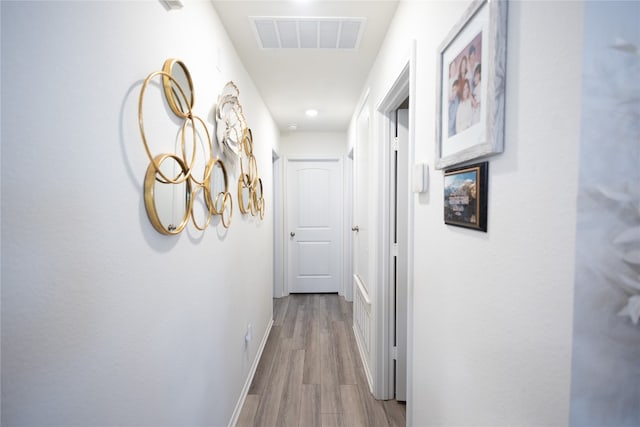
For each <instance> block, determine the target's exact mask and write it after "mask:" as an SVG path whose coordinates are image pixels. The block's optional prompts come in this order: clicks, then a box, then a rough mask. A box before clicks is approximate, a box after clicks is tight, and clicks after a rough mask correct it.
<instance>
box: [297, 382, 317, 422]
mask: <svg viewBox="0 0 640 427" xmlns="http://www.w3.org/2000/svg"><path fill="white" fill-rule="evenodd" d="M320 402H321V385H320V384H303V385H302V398H301V402H300V423H299V426H300V427H320V426H321V425H322V419H321V417H320V415H321V414H320Z"/></svg>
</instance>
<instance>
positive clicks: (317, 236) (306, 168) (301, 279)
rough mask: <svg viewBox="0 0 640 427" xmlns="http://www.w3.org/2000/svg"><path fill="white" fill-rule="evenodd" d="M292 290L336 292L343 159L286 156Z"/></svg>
mask: <svg viewBox="0 0 640 427" xmlns="http://www.w3.org/2000/svg"><path fill="white" fill-rule="evenodd" d="M286 179H287V226H286V227H285V232H286V233H287V235H286V236H285V238H286V239H287V240H288V245H287V247H288V251H287V252H288V257H287V259H288V263H287V270H288V274H287V277H288V285H289V292H311V293H314V292H338V291H339V289H340V285H341V274H342V244H341V243H342V232H341V228H342V227H341V225H342V212H343V209H342V203H343V198H342V170H341V164H340V160H339V159H326V160H324V159H323V160H296V159H289V160H287V178H286Z"/></svg>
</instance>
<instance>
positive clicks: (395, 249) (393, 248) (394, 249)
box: [391, 243, 398, 257]
mask: <svg viewBox="0 0 640 427" xmlns="http://www.w3.org/2000/svg"><path fill="white" fill-rule="evenodd" d="M391 255H392V256H394V257H397V256H398V244H397V243H394V244H393V245H391Z"/></svg>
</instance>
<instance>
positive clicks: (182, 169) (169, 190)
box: [144, 153, 192, 235]
mask: <svg viewBox="0 0 640 427" xmlns="http://www.w3.org/2000/svg"><path fill="white" fill-rule="evenodd" d="M154 160H155V161H154V162H152V163H150V164H149V166H148V167H147V173H146V175H145V178H144V206H145V208H146V210H147V215H148V216H149V220H150V221H151V225H152V226H153V228H155V229H156V231H158V232H159V233H161V234H166V235H173V234H178V233H180V232H181V231H182V230H183V229H184V227H185V225H187V222H188V221H189V216H190V214H191V201H192V199H191V181H189V180H186V181H181V182H180V183H178V184H175V183H169V182H165V181H163V180H161V179H158V175H159V174H160V169H158V168H156V166H155V165H156V164H157V165H159V167H162V166H163V164H164V165H165V166H164V170H165V173H168V172H169V171H174V172H175V171H176V170H177V175H176V177H180V176H185V175H186V174H187V172H188V170H187V166H186V165H185V163H184V161H183V160H182V159H181V158H180V157H178V156H176V155H175V154H170V153H165V154H158V155H157V156H156V157H155V159H154ZM168 160H173V161H174V162H175V165H173V167H171V166H166V165H167V164H168ZM176 165H177V167H176ZM158 193H161V194H162V195H159V194H158ZM156 196H160V197H156ZM158 201H159V202H160V203H162V204H164V205H165V206H160V209H158ZM181 209H182V212H181V211H180V210H181Z"/></svg>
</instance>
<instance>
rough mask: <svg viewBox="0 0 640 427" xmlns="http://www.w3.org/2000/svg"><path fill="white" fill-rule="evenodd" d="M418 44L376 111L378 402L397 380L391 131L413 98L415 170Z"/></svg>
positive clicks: (410, 274) (410, 268) (410, 328)
mask: <svg viewBox="0 0 640 427" xmlns="http://www.w3.org/2000/svg"><path fill="white" fill-rule="evenodd" d="M415 67H416V42H415V40H413V41H412V43H411V47H410V53H409V56H408V58H406V59H405V60H404V61H403V62H402V66H401V68H400V71H399V72H398V73H396V74H395V79H394V80H393V83H392V84H391V85H390V87H389V89H388V90H387V91H386V92H385V94H384V96H383V98H382V101H380V102H379V103H378V105H377V107H376V109H375V110H376V122H377V123H378V135H381V138H380V139H381V145H380V163H379V164H380V167H381V170H382V173H381V174H380V182H379V185H380V188H382V189H383V192H382V197H381V198H380V200H379V203H380V205H379V206H380V213H381V218H380V221H379V225H380V227H381V232H380V233H379V235H378V248H379V249H380V253H379V254H378V257H377V259H378V268H377V276H378V277H380V278H382V280H380V281H379V285H378V286H377V292H376V294H377V295H376V301H379V302H380V304H377V305H376V308H375V310H376V316H375V317H376V325H375V330H376V348H375V353H376V357H375V360H376V367H375V371H376V373H377V375H376V376H375V377H376V378H375V384H374V387H375V392H374V394H375V395H376V397H378V398H382V399H391V398H393V387H394V376H393V368H392V367H393V358H392V355H391V347H392V344H393V342H392V339H391V337H392V335H391V328H392V327H393V326H394V323H395V320H394V318H393V316H392V313H393V311H392V310H393V307H392V306H391V305H392V296H393V295H392V293H391V292H393V289H391V286H390V283H389V278H390V274H391V272H390V270H391V269H390V260H391V253H392V252H391V251H392V249H391V246H392V244H391V238H390V215H391V213H390V206H391V200H390V175H391V171H390V168H391V167H390V158H391V152H392V133H393V130H392V128H391V126H392V123H393V122H394V118H393V117H392V115H393V114H395V110H396V109H398V107H400V105H401V104H402V103H403V102H404V101H405V100H406V99H407V98H409V130H408V131H409V135H408V136H409V141H408V147H407V148H408V158H409V160H408V163H409V164H408V165H406V166H407V168H408V170H413V168H412V167H411V165H413V163H414V159H415V110H416V108H415V102H416V82H415V79H416V70H415ZM413 206H414V198H413V195H410V197H409V206H408V207H407V214H408V215H407V221H408V224H407V226H408V241H407V248H406V253H407V270H408V271H407V299H408V302H407V407H408V408H410V407H411V406H410V405H412V404H413V379H412V377H413V309H414V307H413V263H414V260H413V258H414V250H413V246H414V244H413V240H414V239H413V229H414V226H413V224H414V220H413ZM410 414H411V410H407V425H411V424H412V423H411V419H410V418H409V417H410Z"/></svg>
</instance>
